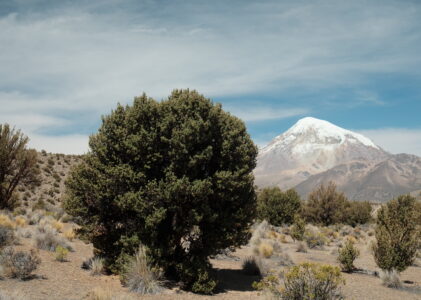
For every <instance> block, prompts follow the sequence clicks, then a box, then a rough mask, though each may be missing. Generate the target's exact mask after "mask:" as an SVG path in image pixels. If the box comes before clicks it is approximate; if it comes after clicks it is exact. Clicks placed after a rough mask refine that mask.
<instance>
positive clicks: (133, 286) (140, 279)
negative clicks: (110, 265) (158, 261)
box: [123, 246, 162, 295]
mask: <svg viewBox="0 0 421 300" xmlns="http://www.w3.org/2000/svg"><path fill="white" fill-rule="evenodd" d="M159 277H160V274H159V271H158V270H157V269H155V268H153V267H151V264H150V261H149V260H148V257H147V255H146V248H145V247H144V246H140V247H139V251H138V252H137V253H136V254H135V256H134V257H133V258H132V259H131V261H130V262H129V263H128V265H127V269H126V272H125V273H124V275H123V282H124V283H125V284H126V285H127V286H128V288H129V289H130V291H132V292H136V293H139V294H142V295H144V294H157V293H159V292H160V291H161V290H162V287H161V285H160V281H159Z"/></svg>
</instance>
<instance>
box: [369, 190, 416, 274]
mask: <svg viewBox="0 0 421 300" xmlns="http://www.w3.org/2000/svg"><path fill="white" fill-rule="evenodd" d="M415 205H416V203H415V198H414V197H411V196H410V195H402V196H399V197H398V198H396V199H393V200H391V201H389V202H388V203H387V204H386V205H384V206H383V207H382V208H381V209H380V210H379V212H378V214H377V221H376V224H377V226H376V239H377V242H375V244H374V246H373V252H374V259H375V261H376V263H377V265H378V266H379V267H380V268H381V269H382V270H387V271H392V270H396V271H398V272H402V271H404V270H405V269H406V268H407V267H409V266H410V265H412V263H413V262H414V259H415V256H416V253H417V248H418V246H419V239H420V238H421V234H420V228H419V225H418V224H417V212H416V207H415Z"/></svg>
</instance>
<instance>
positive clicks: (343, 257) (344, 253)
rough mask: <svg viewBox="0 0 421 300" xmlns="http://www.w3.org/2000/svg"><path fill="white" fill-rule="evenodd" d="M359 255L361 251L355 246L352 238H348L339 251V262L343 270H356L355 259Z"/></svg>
mask: <svg viewBox="0 0 421 300" xmlns="http://www.w3.org/2000/svg"><path fill="white" fill-rule="evenodd" d="M359 255H360V251H359V250H358V249H357V248H355V246H354V243H353V242H352V241H351V240H347V241H346V242H345V245H344V246H343V247H342V248H340V249H339V253H338V262H339V263H340V264H341V268H342V271H344V272H352V271H353V270H355V266H354V260H355V259H356V258H357V257H358V256H359Z"/></svg>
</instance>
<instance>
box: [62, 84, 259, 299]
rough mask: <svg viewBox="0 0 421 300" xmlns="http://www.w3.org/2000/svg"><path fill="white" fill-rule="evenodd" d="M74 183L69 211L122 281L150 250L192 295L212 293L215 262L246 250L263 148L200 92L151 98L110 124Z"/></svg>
mask: <svg viewBox="0 0 421 300" xmlns="http://www.w3.org/2000/svg"><path fill="white" fill-rule="evenodd" d="M89 145H90V148H91V151H90V152H89V153H88V154H87V155H86V157H85V158H84V161H83V163H82V164H81V165H79V166H78V167H76V168H75V169H74V170H73V171H72V172H71V174H70V177H69V179H68V181H67V183H66V185H67V199H66V201H65V209H66V211H67V212H68V213H69V214H71V215H73V216H75V217H76V218H77V221H78V223H79V224H80V225H81V230H80V233H81V234H83V235H85V236H86V237H88V238H89V239H90V240H91V241H92V242H93V244H94V247H95V249H96V254H97V255H99V256H102V257H104V258H105V261H106V265H107V267H108V268H109V270H111V271H113V272H119V271H121V270H122V266H123V265H124V263H125V262H127V261H128V259H129V257H130V256H131V255H134V254H135V252H136V250H137V249H138V248H139V244H140V243H142V244H143V245H145V246H146V247H147V248H148V253H149V255H150V256H151V262H152V263H153V264H154V265H157V266H159V267H161V268H162V269H163V270H164V272H165V275H166V276H167V277H168V278H170V279H174V280H178V281H181V282H183V283H184V286H183V287H184V288H185V289H191V290H193V291H195V292H202V293H210V292H212V290H213V289H214V287H215V285H216V282H215V281H214V280H213V279H212V274H211V273H210V269H211V268H210V263H209V261H208V257H209V256H211V255H215V254H217V253H219V252H220V251H221V250H222V249H225V248H227V247H236V246H240V245H243V244H246V243H247V241H248V238H249V233H248V230H247V229H248V226H249V225H250V223H251V222H252V220H253V219H254V217H255V207H256V195H255V191H254V188H253V175H252V170H253V169H254V167H255V160H256V155H257V148H256V146H255V145H254V144H253V142H252V141H251V139H250V137H249V135H248V134H247V132H246V128H245V125H244V123H243V122H242V121H241V120H239V119H238V118H236V117H234V116H231V115H230V114H229V113H226V112H224V111H223V110H222V108H221V106H220V105H215V104H214V103H213V102H212V101H211V100H209V99H206V98H204V97H203V96H202V95H200V94H198V93H197V92H195V91H189V90H175V91H174V92H173V93H172V94H171V96H170V97H169V98H168V99H167V100H164V101H161V102H157V101H155V100H153V99H151V98H148V97H146V95H143V96H141V97H138V98H135V100H134V103H133V105H131V106H121V105H118V107H117V108H116V109H115V110H114V111H113V112H112V113H111V114H110V115H108V116H106V117H103V122H102V126H101V128H100V129H99V132H98V133H97V134H95V135H93V136H91V138H90V142H89Z"/></svg>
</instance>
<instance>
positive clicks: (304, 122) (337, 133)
mask: <svg viewBox="0 0 421 300" xmlns="http://www.w3.org/2000/svg"><path fill="white" fill-rule="evenodd" d="M310 130H311V131H315V132H316V134H317V135H318V136H319V137H321V138H336V139H338V140H339V141H342V142H344V141H345V140H350V141H351V142H357V141H358V142H360V143H362V144H363V145H365V146H369V147H373V148H376V149H379V147H378V146H377V145H376V144H374V143H373V142H372V141H371V140H370V139H369V138H366V137H365V136H363V135H361V134H358V133H355V132H352V131H350V130H346V129H344V128H341V127H339V126H336V125H334V124H332V123H330V122H328V121H325V120H320V119H316V118H313V117H305V118H302V119H300V120H298V122H297V123H295V125H294V126H292V127H291V128H290V129H288V131H287V132H285V135H300V134H303V133H306V132H308V131H310Z"/></svg>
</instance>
